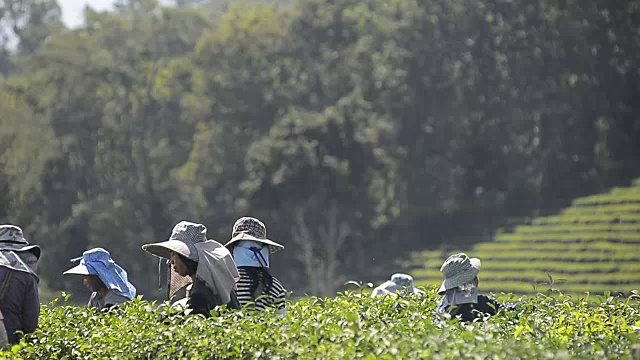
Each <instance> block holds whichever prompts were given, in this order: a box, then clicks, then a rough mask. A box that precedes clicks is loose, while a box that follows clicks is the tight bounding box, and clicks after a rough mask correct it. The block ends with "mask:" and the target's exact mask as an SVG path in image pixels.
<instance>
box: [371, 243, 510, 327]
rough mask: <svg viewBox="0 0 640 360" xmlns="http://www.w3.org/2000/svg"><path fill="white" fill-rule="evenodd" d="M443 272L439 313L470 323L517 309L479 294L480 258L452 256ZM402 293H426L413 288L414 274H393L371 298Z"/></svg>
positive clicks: (462, 255)
mask: <svg viewBox="0 0 640 360" xmlns="http://www.w3.org/2000/svg"><path fill="white" fill-rule="evenodd" d="M440 272H441V273H442V276H443V277H444V280H443V281H442V284H441V285H440V288H438V295H441V298H440V303H439V304H438V306H437V308H436V311H437V313H438V314H441V315H444V314H447V315H448V316H450V317H457V318H459V319H460V320H461V321H462V322H465V323H468V322H473V321H477V320H482V319H484V318H485V317H487V316H492V315H495V314H496V313H497V312H498V311H500V310H501V309H506V310H514V309H515V306H516V305H515V304H501V303H499V302H498V301H497V300H496V299H494V298H492V297H490V296H486V295H480V294H478V284H479V282H480V281H479V279H478V274H479V273H480V259H478V258H470V257H469V256H467V254H465V253H458V254H454V255H451V256H449V257H448V258H447V259H446V260H445V261H444V264H442V266H441V267H440ZM400 293H405V294H410V295H422V294H424V292H423V291H422V290H420V289H418V288H416V287H415V286H414V284H413V278H412V277H411V275H408V274H401V273H398V274H393V275H392V276H391V280H388V281H386V282H384V283H383V284H382V285H380V286H378V287H376V288H375V289H374V290H373V292H372V293H371V296H373V297H377V296H387V295H391V296H397V295H398V294H400ZM436 322H439V319H436Z"/></svg>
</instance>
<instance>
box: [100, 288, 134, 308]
mask: <svg viewBox="0 0 640 360" xmlns="http://www.w3.org/2000/svg"><path fill="white" fill-rule="evenodd" d="M94 294H95V293H94ZM127 301H129V298H128V297H126V296H122V295H118V294H116V293H115V292H113V290H109V292H108V293H107V295H105V297H104V305H105V307H106V306H114V305H119V304H122V303H125V302H127Z"/></svg>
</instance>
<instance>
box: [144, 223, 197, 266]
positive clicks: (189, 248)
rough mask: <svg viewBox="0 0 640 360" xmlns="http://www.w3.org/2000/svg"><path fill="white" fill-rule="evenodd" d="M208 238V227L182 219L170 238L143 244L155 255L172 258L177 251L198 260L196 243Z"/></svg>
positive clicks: (146, 249)
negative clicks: (172, 254) (172, 253)
mask: <svg viewBox="0 0 640 360" xmlns="http://www.w3.org/2000/svg"><path fill="white" fill-rule="evenodd" d="M206 240H207V227H206V226H204V225H202V224H197V223H193V222H189V221H181V222H179V223H178V224H177V225H176V226H174V228H173V231H172V232H171V237H170V238H169V240H166V241H162V242H158V243H152V244H145V245H142V250H144V251H146V252H148V253H150V254H153V255H155V256H158V257H161V258H165V259H170V258H171V252H176V253H178V254H180V255H182V256H184V257H186V258H187V259H190V260H193V261H196V262H197V261H198V251H197V249H196V247H195V244H196V243H199V242H204V241H206Z"/></svg>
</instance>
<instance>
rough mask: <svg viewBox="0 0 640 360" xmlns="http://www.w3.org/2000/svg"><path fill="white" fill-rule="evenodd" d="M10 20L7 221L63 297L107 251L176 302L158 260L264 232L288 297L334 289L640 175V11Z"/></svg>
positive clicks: (333, 6)
mask: <svg viewBox="0 0 640 360" xmlns="http://www.w3.org/2000/svg"><path fill="white" fill-rule="evenodd" d="M16 9H17V10H16ZM0 11H1V12H0V18H1V21H0V25H2V29H3V32H2V34H7V33H8V32H13V34H14V35H11V36H14V37H16V39H17V41H18V43H17V47H15V48H14V49H10V48H9V47H8V46H7V43H6V42H4V43H3V44H4V45H5V46H4V47H3V49H0V50H2V52H1V53H0V67H1V69H0V70H1V71H2V72H3V73H4V74H5V75H6V76H5V77H4V79H3V80H2V82H1V86H0V113H2V114H3V116H2V117H0V145H1V149H2V150H0V188H2V190H3V191H2V192H0V197H1V199H2V204H3V206H2V207H0V219H1V220H2V221H3V222H12V223H15V224H18V225H20V226H22V227H23V228H24V229H25V233H26V234H27V235H28V238H29V240H30V241H32V242H34V243H38V244H40V245H41V246H42V248H43V250H44V256H43V259H42V261H43V263H42V265H41V269H42V271H41V272H42V274H43V276H42V277H43V281H44V282H46V284H47V285H48V286H49V287H51V288H52V289H56V290H60V289H72V290H78V288H77V284H76V283H77V282H75V281H74V279H67V278H63V277H62V275H61V274H62V271H63V270H65V269H66V268H67V267H68V266H69V262H68V260H69V259H70V258H73V257H76V256H79V254H81V252H82V251H84V250H86V249H87V248H89V247H96V246H101V247H104V248H107V249H108V250H109V251H111V253H112V256H113V258H114V259H115V260H116V261H117V262H118V263H120V264H121V265H122V266H123V267H124V268H125V269H127V270H128V272H129V273H130V277H131V278H132V280H133V282H134V284H135V285H136V286H137V287H138V288H139V291H140V293H142V294H145V295H147V296H149V297H151V298H153V297H159V296H161V294H162V293H161V292H159V291H158V290H157V276H156V275H155V274H156V271H157V270H156V269H157V263H156V262H155V260H154V259H153V258H151V257H150V256H148V255H147V254H145V253H144V252H143V251H142V250H141V249H140V246H141V245H142V244H143V243H147V242H153V241H161V240H163V239H166V238H167V237H168V236H169V234H170V231H171V228H172V227H173V225H174V224H175V223H176V222H178V221H180V220H183V219H189V220H192V221H198V222H202V223H204V224H205V225H206V226H207V227H208V229H209V237H210V238H213V239H216V240H218V241H221V242H226V240H227V239H228V238H229V237H230V232H231V226H232V225H233V222H234V220H235V219H236V218H238V217H241V216H244V215H251V216H256V217H259V218H261V219H262V220H263V221H264V222H265V223H266V225H267V228H268V232H269V233H268V234H269V236H270V238H272V239H274V240H276V241H279V242H281V243H283V244H284V245H285V246H286V247H287V250H286V251H284V252H282V253H278V254H276V255H274V257H275V258H274V260H273V261H272V263H273V271H274V273H275V274H276V275H277V276H278V277H279V278H281V279H282V280H283V281H284V283H285V285H286V286H287V287H288V288H289V289H292V290H295V293H296V294H304V293H310V294H314V295H328V294H331V293H333V292H335V290H336V289H338V288H339V287H340V286H341V284H342V282H343V280H345V279H364V280H367V279H372V278H375V277H379V278H386V277H387V275H388V272H389V271H391V270H389V269H390V266H392V264H393V260H394V259H396V258H399V257H402V256H404V255H406V254H407V253H408V252H411V251H413V250H416V249H425V248H436V247H440V246H446V245H451V244H455V245H456V246H464V245H466V244H471V243H474V242H477V241H480V240H483V239H485V238H487V237H488V236H490V234H491V233H492V232H493V231H495V229H496V228H497V227H500V226H504V225H505V224H508V223H509V222H510V221H511V220H512V219H513V218H521V217H525V216H530V215H537V214H546V213H553V212H554V211H556V210H557V209H559V208H561V207H563V206H565V205H567V204H568V203H569V201H570V200H571V199H573V198H575V197H577V196H582V195H587V194H590V193H593V192H596V191H599V190H602V189H604V188H606V187H609V186H612V185H619V184H628V183H629V182H630V180H631V179H633V178H634V177H637V176H639V173H640V166H638V165H639V160H638V154H639V153H640V152H639V150H640V147H639V142H638V139H640V98H638V97H639V96H640V72H639V71H638V69H640V63H639V61H640V60H639V59H640V53H639V52H640V31H639V29H640V1H639V0H626V1H622V0H596V1H590V2H584V1H577V0H551V1H549V0H547V1H533V2H531V1H522V0H510V1H505V0H485V1H471V0H426V1H413V0H393V1H389V0H384V1H382V0H358V1H355V0H337V1H326V0H304V1H299V2H295V3H290V2H288V1H283V2H274V1H247V2H241V3H236V4H229V2H224V1H222V2H216V1H191V2H189V1H178V2H177V3H176V6H175V7H167V6H161V5H160V4H159V2H158V1H154V0H128V1H120V2H119V3H118V6H117V7H116V11H115V12H94V11H92V10H90V9H88V10H87V11H86V12H85V17H86V19H85V24H84V25H83V26H81V27H79V28H77V29H65V28H64V26H63V25H62V24H61V23H60V8H59V6H58V5H57V3H56V2H55V1H43V0H39V1H35V0H21V1H19V0H12V1H4V2H0ZM5 39H6V36H5Z"/></svg>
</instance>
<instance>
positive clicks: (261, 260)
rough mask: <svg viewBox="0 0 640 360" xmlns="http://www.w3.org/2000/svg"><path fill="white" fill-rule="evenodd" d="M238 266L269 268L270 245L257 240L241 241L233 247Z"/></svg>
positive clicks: (234, 259)
mask: <svg viewBox="0 0 640 360" xmlns="http://www.w3.org/2000/svg"><path fill="white" fill-rule="evenodd" d="M233 261H235V263H236V266H253V267H263V268H267V269H268V268H269V246H268V245H267V244H263V243H259V242H256V241H247V240H243V241H239V242H238V243H237V245H235V246H234V247H233Z"/></svg>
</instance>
